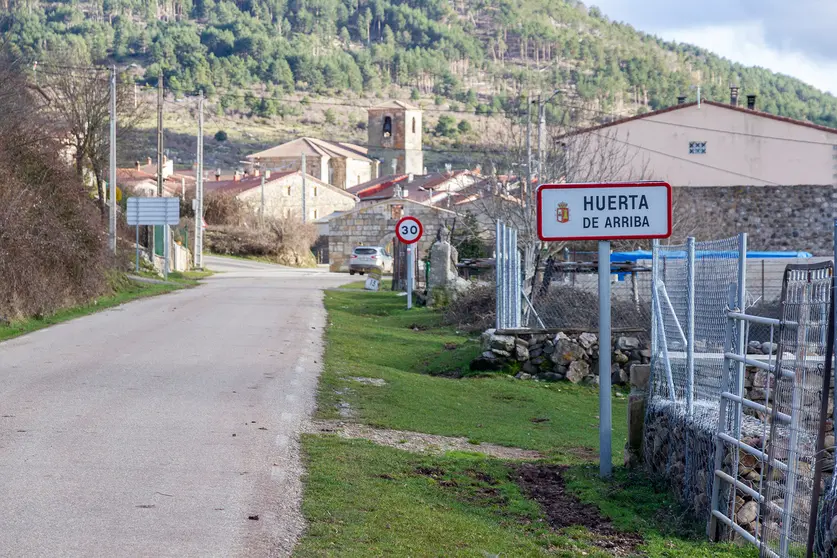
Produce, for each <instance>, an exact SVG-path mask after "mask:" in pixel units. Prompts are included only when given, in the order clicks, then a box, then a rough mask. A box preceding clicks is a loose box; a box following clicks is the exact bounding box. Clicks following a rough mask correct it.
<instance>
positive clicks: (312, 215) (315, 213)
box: [311, 209, 317, 219]
mask: <svg viewBox="0 0 837 558" xmlns="http://www.w3.org/2000/svg"><path fill="white" fill-rule="evenodd" d="M311 218H312V219H316V218H317V210H316V209H312V210H311Z"/></svg>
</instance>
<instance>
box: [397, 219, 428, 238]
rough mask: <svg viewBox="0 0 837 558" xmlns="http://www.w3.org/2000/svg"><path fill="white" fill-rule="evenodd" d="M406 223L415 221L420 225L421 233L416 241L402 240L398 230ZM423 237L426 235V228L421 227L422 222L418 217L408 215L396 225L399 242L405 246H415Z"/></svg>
mask: <svg viewBox="0 0 837 558" xmlns="http://www.w3.org/2000/svg"><path fill="white" fill-rule="evenodd" d="M404 221H415V223H416V224H417V225H418V228H419V232H418V236H417V237H416V238H415V240H404V239H403V238H401V234H400V233H399V232H398V228H399V227H400V226H401V223H403V222H404ZM423 235H424V227H423V226H422V225H421V221H419V220H418V219H417V218H416V217H413V216H410V215H408V216H407V217H402V218H401V219H399V220H398V222H397V223H395V236H397V237H398V240H400V241H401V242H402V243H404V244H415V243H416V242H418V241H419V240H421V237H422V236H423Z"/></svg>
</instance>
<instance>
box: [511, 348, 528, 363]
mask: <svg viewBox="0 0 837 558" xmlns="http://www.w3.org/2000/svg"><path fill="white" fill-rule="evenodd" d="M514 354H515V356H517V360H518V361H519V362H526V361H528V360H529V349H527V348H526V347H524V346H523V345H516V346H515V348H514Z"/></svg>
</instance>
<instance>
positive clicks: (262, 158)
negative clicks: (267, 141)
mask: <svg viewBox="0 0 837 558" xmlns="http://www.w3.org/2000/svg"><path fill="white" fill-rule="evenodd" d="M303 155H304V156H305V172H306V173H307V174H309V175H311V176H313V177H314V178H317V179H318V180H321V181H323V182H327V183H328V184H331V185H333V186H337V187H338V188H342V189H343V190H345V189H347V188H351V187H352V186H355V185H357V184H361V183H363V182H366V181H368V180H370V179H371V178H372V177H373V176H375V173H376V172H377V165H376V163H375V162H374V161H373V160H372V159H370V158H369V157H367V156H366V148H364V147H361V146H359V145H354V144H351V143H343V142H336V141H327V140H321V139H317V138H307V137H303V138H297V139H295V140H292V141H289V142H287V143H283V144H282V145H277V146H276V147H271V148H270V149H266V150H264V151H260V152H258V153H254V154H252V155H248V156H247V160H248V161H249V163H250V169H249V171H250V172H248V174H251V175H253V174H255V171H256V170H260V171H267V170H269V171H271V172H287V171H295V170H300V169H301V168H302V157H303Z"/></svg>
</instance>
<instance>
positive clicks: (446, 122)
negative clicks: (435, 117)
mask: <svg viewBox="0 0 837 558" xmlns="http://www.w3.org/2000/svg"><path fill="white" fill-rule="evenodd" d="M436 135H437V136H442V137H446V138H452V137H454V136H455V135H456V120H454V118H453V117H452V116H449V115H447V114H443V115H442V116H440V117H439V121H438V122H436Z"/></svg>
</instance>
